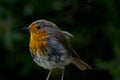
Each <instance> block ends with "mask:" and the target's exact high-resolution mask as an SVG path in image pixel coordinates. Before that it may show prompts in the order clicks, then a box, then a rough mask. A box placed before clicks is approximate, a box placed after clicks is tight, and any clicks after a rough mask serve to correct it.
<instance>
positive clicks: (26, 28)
mask: <svg viewBox="0 0 120 80" xmlns="http://www.w3.org/2000/svg"><path fill="white" fill-rule="evenodd" d="M22 29H24V30H29V29H30V28H29V27H24V28H22Z"/></svg>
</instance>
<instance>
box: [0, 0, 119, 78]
mask: <svg viewBox="0 0 120 80" xmlns="http://www.w3.org/2000/svg"><path fill="white" fill-rule="evenodd" d="M119 4H120V1H119V0H0V43H1V45H0V50H1V53H0V63H1V65H0V73H1V75H0V80H21V79H28V80H45V78H46V76H47V73H48V71H47V70H44V69H43V68H41V67H39V66H37V65H36V64H35V63H34V61H33V60H32V57H31V56H30V54H29V45H28V44H29V32H27V31H23V30H22V28H23V27H26V26H28V25H29V24H30V23H31V22H33V21H35V20H38V19H46V20H50V21H52V22H54V23H55V24H57V25H58V26H59V27H60V28H61V29H62V30H66V31H69V32H70V33H72V34H73V35H74V38H71V44H72V46H73V47H74V49H75V50H76V52H77V53H78V55H80V56H81V58H82V59H83V60H84V61H85V62H87V63H88V64H90V65H91V66H92V68H93V70H92V71H85V72H82V71H79V70H78V69H77V68H76V67H75V66H73V65H69V66H68V67H67V68H66V71H65V80H73V79H74V80H75V79H76V80H81V79H82V80H89V79H91V80H120V11H119V7H120V6H119ZM54 73H55V74H53V75H52V77H51V78H50V79H52V80H53V79H54V80H58V76H59V75H60V73H58V72H57V71H55V72H54Z"/></svg>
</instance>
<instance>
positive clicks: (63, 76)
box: [61, 69, 64, 80]
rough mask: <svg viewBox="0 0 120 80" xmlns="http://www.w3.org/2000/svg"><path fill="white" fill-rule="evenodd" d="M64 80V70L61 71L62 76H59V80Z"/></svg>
mask: <svg viewBox="0 0 120 80" xmlns="http://www.w3.org/2000/svg"><path fill="white" fill-rule="evenodd" d="M63 78H64V69H62V76H61V80H63Z"/></svg>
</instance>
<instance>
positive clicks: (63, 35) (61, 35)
mask: <svg viewBox="0 0 120 80" xmlns="http://www.w3.org/2000/svg"><path fill="white" fill-rule="evenodd" d="M70 36H72V34H70V33H68V32H66V31H57V33H56V34H55V35H54V37H55V39H56V40H57V41H58V42H59V43H61V44H62V45H63V47H64V48H65V49H66V51H67V53H68V54H70V55H72V56H75V57H78V55H77V53H76V52H75V51H74V50H73V49H72V47H71V45H70V44H69V41H68V38H69V37H70Z"/></svg>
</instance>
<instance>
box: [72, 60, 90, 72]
mask: <svg viewBox="0 0 120 80" xmlns="http://www.w3.org/2000/svg"><path fill="white" fill-rule="evenodd" d="M72 63H73V64H74V65H76V66H77V67H78V68H79V69H80V70H83V71H84V70H86V69H90V70H92V68H91V67H90V66H89V65H88V64H87V63H85V62H84V61H82V60H81V59H79V58H72Z"/></svg>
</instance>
